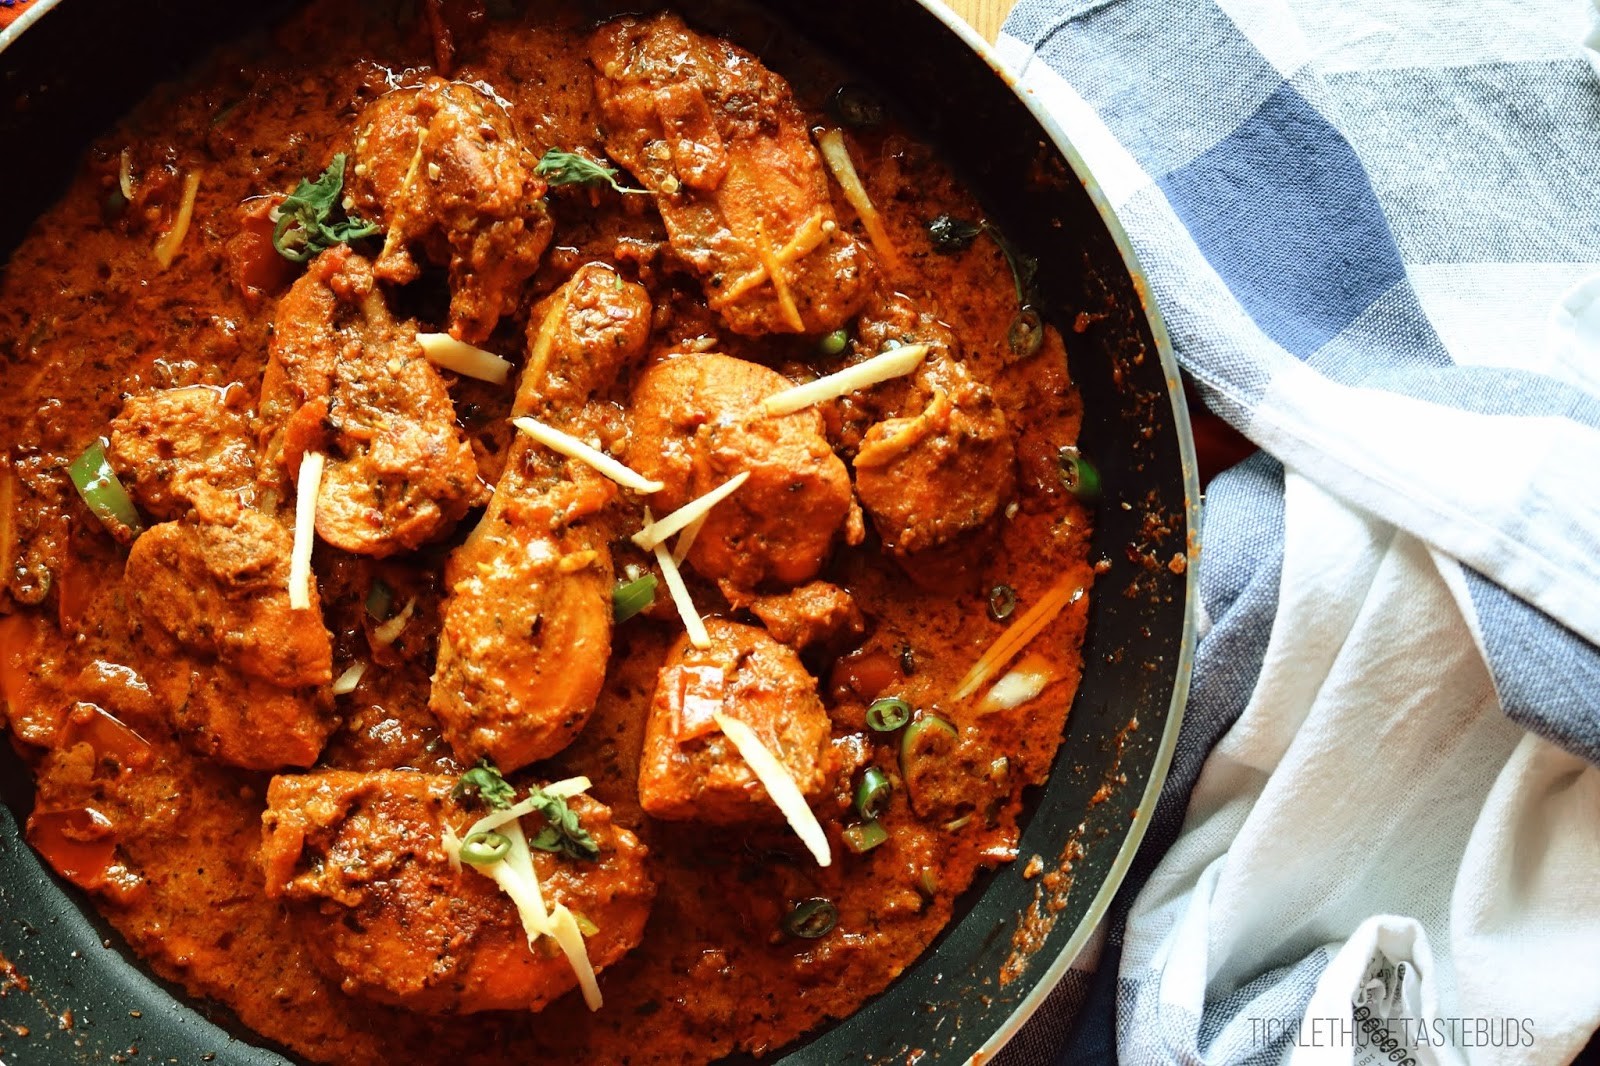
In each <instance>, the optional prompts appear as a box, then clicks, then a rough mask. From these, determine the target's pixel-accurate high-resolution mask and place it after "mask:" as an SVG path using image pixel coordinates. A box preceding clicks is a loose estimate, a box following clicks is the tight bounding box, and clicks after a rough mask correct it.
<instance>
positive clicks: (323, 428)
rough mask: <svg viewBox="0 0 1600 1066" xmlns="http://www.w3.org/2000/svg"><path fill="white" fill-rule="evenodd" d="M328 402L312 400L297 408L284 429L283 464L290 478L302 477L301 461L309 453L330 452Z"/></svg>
mask: <svg viewBox="0 0 1600 1066" xmlns="http://www.w3.org/2000/svg"><path fill="white" fill-rule="evenodd" d="M328 441H329V431H328V401H327V400H325V399H318V400H310V401H307V402H306V403H303V404H301V405H300V406H299V407H297V408H295V412H294V414H292V415H290V416H289V420H288V422H286V423H285V424H284V427H283V463H284V465H285V466H287V467H288V468H289V476H290V477H293V478H295V479H298V478H299V477H300V460H302V459H304V458H305V457H306V453H307V452H325V451H327V450H328Z"/></svg>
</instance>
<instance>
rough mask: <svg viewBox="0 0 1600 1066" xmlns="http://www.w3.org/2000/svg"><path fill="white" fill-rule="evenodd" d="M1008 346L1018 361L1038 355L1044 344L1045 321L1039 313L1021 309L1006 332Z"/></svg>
mask: <svg viewBox="0 0 1600 1066" xmlns="http://www.w3.org/2000/svg"><path fill="white" fill-rule="evenodd" d="M1006 344H1007V346H1009V347H1010V348H1011V354H1012V355H1014V356H1016V357H1017V358H1018V359H1026V358H1028V357H1029V356H1030V355H1034V354H1036V353H1037V352H1038V351H1039V349H1040V347H1042V346H1043V344H1044V319H1042V318H1040V317H1039V312H1038V311H1035V310H1034V309H1033V308H1031V307H1022V308H1019V309H1018V310H1017V314H1016V317H1015V318H1013V319H1012V320H1011V326H1010V328H1009V329H1007V330H1006Z"/></svg>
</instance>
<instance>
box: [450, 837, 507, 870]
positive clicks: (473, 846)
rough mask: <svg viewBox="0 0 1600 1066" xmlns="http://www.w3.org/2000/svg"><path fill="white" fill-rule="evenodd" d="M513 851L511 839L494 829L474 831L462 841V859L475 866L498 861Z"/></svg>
mask: <svg viewBox="0 0 1600 1066" xmlns="http://www.w3.org/2000/svg"><path fill="white" fill-rule="evenodd" d="M510 851H511V841H510V840H509V839H507V838H506V837H505V836H504V835H503V834H501V833H496V832H495V831H494V830H492V829H486V830H484V831H483V832H481V833H473V834H472V835H471V836H469V837H468V838H467V839H465V840H463V841H462V842H461V861H462V862H470V863H471V864H472V865H474V866H488V865H490V864H492V863H497V862H499V861H500V860H501V859H503V858H505V857H506V854H507V853H508V852H510Z"/></svg>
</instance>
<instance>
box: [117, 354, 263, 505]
mask: <svg viewBox="0 0 1600 1066" xmlns="http://www.w3.org/2000/svg"><path fill="white" fill-rule="evenodd" d="M243 398H244V389H242V388H239V387H236V386H232V385H230V386H228V387H227V388H224V389H217V388H212V387H211V386H209V385H190V386H188V387H186V388H181V389H163V390H161V391H159V392H152V393H149V394H147V395H144V396H133V397H130V398H129V399H128V401H127V402H126V403H124V404H123V405H122V412H121V413H120V414H119V415H117V417H116V418H115V419H114V420H113V421H112V423H111V441H110V444H111V446H110V447H109V448H107V449H106V458H107V459H108V460H109V461H110V463H111V466H112V469H114V470H115V471H116V472H117V476H118V477H120V478H121V479H122V483H123V484H124V485H125V486H127V489H128V492H129V494H130V495H132V496H133V498H134V500H135V502H137V503H138V504H139V506H140V508H141V509H142V510H143V511H144V513H145V514H147V515H150V516H151V517H152V518H157V519H162V520H166V519H172V518H177V517H178V516H179V515H181V514H183V512H184V511H186V510H188V508H189V496H190V491H191V490H190V488H189V484H190V483H191V482H196V481H199V482H204V483H205V484H207V485H210V486H211V487H213V488H216V489H220V490H223V491H225V492H242V491H248V490H250V489H251V488H252V486H253V485H254V483H255V477H256V457H255V439H254V437H253V435H252V433H251V430H250V419H249V417H248V415H247V414H246V412H245V411H244V410H242V406H243V404H242V403H241V401H242V400H243Z"/></svg>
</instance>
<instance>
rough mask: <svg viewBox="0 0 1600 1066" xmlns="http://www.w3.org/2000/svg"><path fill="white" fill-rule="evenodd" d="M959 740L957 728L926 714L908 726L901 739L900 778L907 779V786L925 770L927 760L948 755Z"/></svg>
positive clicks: (933, 715) (937, 717)
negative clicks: (923, 765)
mask: <svg viewBox="0 0 1600 1066" xmlns="http://www.w3.org/2000/svg"><path fill="white" fill-rule="evenodd" d="M959 739H960V734H959V733H957V732H956V727H955V726H953V725H951V724H950V723H949V722H947V721H945V720H944V719H943V718H940V717H939V716H938V715H936V714H925V715H923V716H922V717H921V718H918V719H917V720H916V721H915V722H912V723H911V725H909V726H907V727H906V731H905V732H904V733H903V734H901V737H900V776H901V777H903V778H905V779H906V783H907V786H908V787H909V786H910V784H911V782H912V780H913V779H915V778H916V777H917V776H918V772H919V770H921V769H923V767H922V765H921V764H922V763H923V762H924V761H925V760H927V759H936V758H939V757H941V756H943V755H945V754H947V753H948V752H949V751H950V749H951V748H953V747H955V744H956V741H957V740H959Z"/></svg>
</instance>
